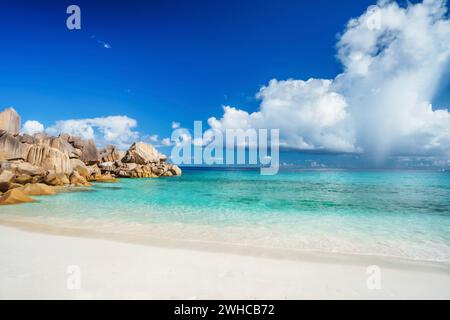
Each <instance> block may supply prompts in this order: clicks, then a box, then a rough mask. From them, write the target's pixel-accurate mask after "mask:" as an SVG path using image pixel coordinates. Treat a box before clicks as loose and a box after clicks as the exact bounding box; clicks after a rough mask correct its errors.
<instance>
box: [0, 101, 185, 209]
mask: <svg viewBox="0 0 450 320" xmlns="http://www.w3.org/2000/svg"><path fill="white" fill-rule="evenodd" d="M19 128H20V117H19V115H18V114H17V113H16V112H15V111H14V109H7V110H5V111H3V112H1V113H0V195H1V198H0V204H13V203H21V202H29V201H33V199H31V198H29V197H28V195H33V196H34V195H43V194H52V193H53V192H54V191H53V189H52V187H49V186H65V185H72V186H90V185H91V184H90V181H94V182H117V178H156V177H161V176H163V177H170V176H177V175H181V169H180V168H178V167H177V166H176V165H173V164H170V163H166V156H165V155H163V154H161V153H159V152H158V151H157V150H156V149H155V148H154V147H153V146H152V145H150V144H147V143H144V142H136V143H133V144H132V145H131V147H130V148H129V149H128V150H127V152H123V151H120V150H117V149H116V147H114V146H112V145H109V146H106V147H104V148H103V149H101V150H100V151H98V150H97V147H96V145H95V142H94V141H93V140H83V139H81V138H79V137H74V136H69V135H66V134H61V135H59V136H58V137H52V136H49V135H48V134H45V133H37V134H34V135H28V134H24V135H19Z"/></svg>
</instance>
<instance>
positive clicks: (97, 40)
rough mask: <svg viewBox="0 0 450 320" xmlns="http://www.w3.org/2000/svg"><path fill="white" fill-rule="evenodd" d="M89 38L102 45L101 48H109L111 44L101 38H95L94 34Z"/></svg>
mask: <svg viewBox="0 0 450 320" xmlns="http://www.w3.org/2000/svg"><path fill="white" fill-rule="evenodd" d="M90 38H91V39H94V40H95V41H96V42H97V43H98V44H99V45H101V46H102V48H105V49H111V48H112V47H111V44H109V43H108V42H105V41H103V40H100V39H97V36H96V35H95V34H93V35H91V37H90Z"/></svg>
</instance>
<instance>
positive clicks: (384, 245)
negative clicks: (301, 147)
mask: <svg viewBox="0 0 450 320" xmlns="http://www.w3.org/2000/svg"><path fill="white" fill-rule="evenodd" d="M36 199H37V200H38V201H37V202H34V203H29V204H22V205H15V206H3V207H0V218H1V217H2V216H3V217H20V218H24V219H28V218H30V219H38V220H39V221H40V222H44V223H48V224H60V223H62V222H66V224H70V225H71V226H80V227H82V228H92V229H98V230H102V229H104V230H114V232H116V233H121V232H123V233H129V234H130V235H134V236H136V235H138V234H140V235H143V236H145V235H149V236H154V237H160V238H174V239H178V240H182V241H183V240H185V241H207V242H218V243H219V242H224V243H228V244H236V245H248V246H259V247H270V248H274V249H275V250H276V249H277V248H279V249H289V250H304V251H319V252H340V253H351V254H370V255H382V256H395V257H400V258H407V259H418V260H434V261H450V172H440V171H375V170H374V171H339V170H317V171H302V170H289V171H286V170H282V171H280V173H279V174H278V175H275V176H262V175H260V174H259V171H258V170H243V169H240V170H236V169H234V170H230V169H228V170H226V169H200V168H185V169H184V171H183V175H182V176H181V177H171V178H159V179H122V180H120V182H119V183H116V184H97V185H96V186H94V187H92V189H91V191H84V192H73V193H61V194H58V195H56V196H46V197H36Z"/></svg>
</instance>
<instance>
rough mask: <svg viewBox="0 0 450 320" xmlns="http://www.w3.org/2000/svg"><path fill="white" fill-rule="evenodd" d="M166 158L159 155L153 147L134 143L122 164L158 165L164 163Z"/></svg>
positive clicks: (142, 143)
mask: <svg viewBox="0 0 450 320" xmlns="http://www.w3.org/2000/svg"><path fill="white" fill-rule="evenodd" d="M165 160H166V156H165V155H163V154H161V153H159V152H158V151H157V150H156V149H155V147H153V146H152V145H151V144H148V143H145V142H135V143H133V144H132V145H131V147H130V149H128V151H127V153H126V154H125V157H124V158H123V160H122V161H123V162H131V163H137V164H148V163H159V162H161V161H165Z"/></svg>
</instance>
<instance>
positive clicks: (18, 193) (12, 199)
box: [0, 188, 34, 205]
mask: <svg viewBox="0 0 450 320" xmlns="http://www.w3.org/2000/svg"><path fill="white" fill-rule="evenodd" d="M32 201H34V200H33V199H32V198H30V197H29V196H27V195H26V194H25V193H23V191H22V190H20V188H16V189H11V190H9V191H7V192H6V193H5V194H3V195H2V197H1V198H0V205H4V204H17V203H24V202H32Z"/></svg>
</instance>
